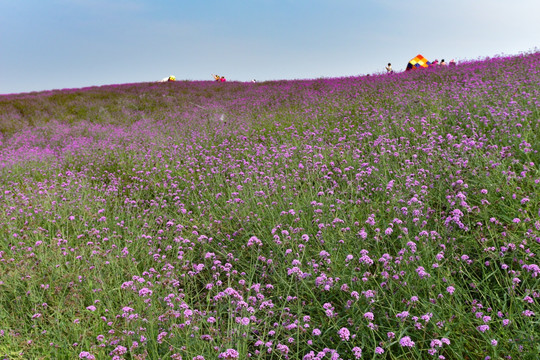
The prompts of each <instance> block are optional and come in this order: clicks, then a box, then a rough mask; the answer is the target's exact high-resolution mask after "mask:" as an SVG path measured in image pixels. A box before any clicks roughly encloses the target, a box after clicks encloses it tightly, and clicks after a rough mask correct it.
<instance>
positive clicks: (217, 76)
mask: <svg viewBox="0 0 540 360" xmlns="http://www.w3.org/2000/svg"><path fill="white" fill-rule="evenodd" d="M212 76H213V77H214V80H215V81H220V80H221V76H219V75H214V74H212Z"/></svg>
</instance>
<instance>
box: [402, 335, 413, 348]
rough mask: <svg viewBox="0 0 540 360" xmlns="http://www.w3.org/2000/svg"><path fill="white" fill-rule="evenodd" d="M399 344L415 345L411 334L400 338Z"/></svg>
mask: <svg viewBox="0 0 540 360" xmlns="http://www.w3.org/2000/svg"><path fill="white" fill-rule="evenodd" d="M399 345H401V346H403V347H405V346H406V347H414V341H412V340H411V338H410V337H409V336H405V337H402V338H401V339H400V340H399Z"/></svg>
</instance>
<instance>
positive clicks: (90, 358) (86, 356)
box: [79, 351, 96, 360]
mask: <svg viewBox="0 0 540 360" xmlns="http://www.w3.org/2000/svg"><path fill="white" fill-rule="evenodd" d="M79 359H88V360H95V359H96V357H95V356H94V355H92V354H90V353H89V352H88V351H82V352H81V353H79Z"/></svg>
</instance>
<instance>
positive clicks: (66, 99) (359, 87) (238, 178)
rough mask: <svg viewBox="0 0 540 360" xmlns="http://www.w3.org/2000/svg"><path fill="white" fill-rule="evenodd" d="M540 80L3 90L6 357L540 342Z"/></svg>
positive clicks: (393, 350)
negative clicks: (10, 93) (539, 257)
mask: <svg viewBox="0 0 540 360" xmlns="http://www.w3.org/2000/svg"><path fill="white" fill-rule="evenodd" d="M539 83H540V53H538V52H536V53H529V54H523V55H520V56H513V57H498V58H493V59H484V60H478V61H469V62H464V63H462V64H460V65H459V66H455V67H451V68H449V67H446V68H445V67H439V68H435V69H428V70H425V71H416V72H409V73H402V74H392V75H376V76H362V77H349V78H338V79H317V80H298V81H277V82H261V83H235V82H227V83H219V84H218V83H215V82H187V81H186V82H182V81H177V82H174V83H173V82H171V83H163V84H155V83H153V84H130V85H119V86H106V87H96V88H87V89H71V90H57V91H49V92H40V93H30V94H16V95H4V96H0V130H1V133H0V237H1V238H0V294H1V296H0V358H2V359H4V358H6V359H11V358H29V359H30V358H31V359H40V358H51V359H52V358H56V359H76V358H79V359H115V360H120V359H184V360H185V359H189V360H204V359H207V360H208V359H249V358H252V359H304V360H309V359H312V360H315V359H317V360H322V359H334V360H337V359H343V360H345V359H360V358H366V359H372V358H381V359H394V358H395V359H397V358H399V359H405V358H407V359H413V358H414V359H421V358H422V359H424V358H425V359H431V358H432V359H465V358H469V359H484V358H493V359H499V358H505V359H510V358H512V359H517V358H533V357H534V355H535V354H536V351H537V350H538V343H539V341H540V339H539V338H538V321H539V320H538V316H539V314H540V309H539V305H538V304H539V301H540V300H539V297H540V290H539V289H540V266H539V260H538V251H539V249H540V213H539V207H540V170H539V164H540V154H539V151H540V111H539V108H540V106H539V105H540V99H539V95H540V87H539V86H538V84H539Z"/></svg>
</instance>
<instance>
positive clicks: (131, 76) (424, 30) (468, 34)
mask: <svg viewBox="0 0 540 360" xmlns="http://www.w3.org/2000/svg"><path fill="white" fill-rule="evenodd" d="M539 14H540V1H539V0H513V1H509V0H454V1H412V0H408V1H405V0H404V1H401V0H210V1H205V0H176V1H173V0H0V94H7V93H19V92H29V91H38V90H49V89H61V88H78V87H85V86H93V85H105V84H120V83H134V82H146V81H154V80H159V79H161V78H163V77H166V76H168V75H171V74H172V75H175V76H176V77H177V79H179V80H183V79H186V80H211V74H213V73H216V74H220V75H224V76H226V77H227V79H228V80H237V81H249V80H251V79H257V80H259V81H264V80H275V79H306V78H307V79H312V78H320V77H338V76H353V75H360V74H373V73H377V72H381V71H384V66H385V65H386V63H388V62H391V63H392V64H393V67H394V69H395V70H402V69H404V67H405V65H406V64H407V62H408V60H409V59H411V58H412V57H414V56H415V55H417V54H418V53H420V54H422V55H424V56H425V57H426V58H428V59H429V60H434V59H435V58H438V59H439V60H440V59H441V58H444V59H445V60H446V61H448V60H450V59H451V58H455V59H456V60H462V59H467V60H473V59H478V58H484V57H491V56H495V55H500V54H506V55H513V54H519V53H522V52H528V51H533V50H535V49H536V51H538V48H539V47H540V15H539Z"/></svg>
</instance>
